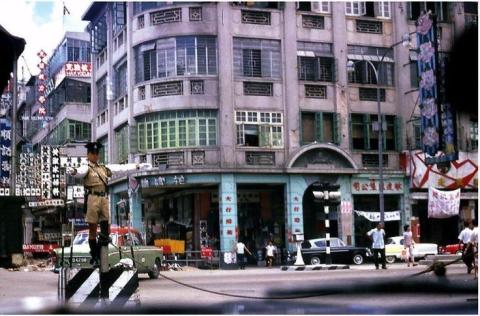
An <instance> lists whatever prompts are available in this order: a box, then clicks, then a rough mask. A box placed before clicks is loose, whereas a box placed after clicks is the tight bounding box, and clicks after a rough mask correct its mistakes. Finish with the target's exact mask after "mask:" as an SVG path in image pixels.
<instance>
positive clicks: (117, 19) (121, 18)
mask: <svg viewBox="0 0 480 316" xmlns="http://www.w3.org/2000/svg"><path fill="white" fill-rule="evenodd" d="M112 11H113V12H112V22H113V25H112V30H113V36H115V35H116V34H117V33H118V32H120V31H121V30H122V29H123V27H124V26H125V24H126V22H127V14H126V3H125V2H113V3H112Z"/></svg>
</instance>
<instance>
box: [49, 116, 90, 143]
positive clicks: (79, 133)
mask: <svg viewBox="0 0 480 316" xmlns="http://www.w3.org/2000/svg"><path fill="white" fill-rule="evenodd" d="M90 137H91V126H90V124H89V123H85V122H80V121H74V120H68V119H65V120H63V121H62V122H60V124H58V125H57V126H56V127H55V128H54V129H53V130H52V132H51V133H50V134H49V135H48V136H47V143H48V144H50V145H64V144H66V143H69V142H73V141H77V142H86V141H89V140H90Z"/></svg>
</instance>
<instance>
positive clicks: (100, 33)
mask: <svg viewBox="0 0 480 316" xmlns="http://www.w3.org/2000/svg"><path fill="white" fill-rule="evenodd" d="M90 42H91V43H92V53H94V54H96V53H99V52H100V51H102V50H103V49H104V48H105V47H106V46H107V19H106V16H105V15H103V16H102V17H101V18H99V19H98V21H97V22H96V23H95V24H93V25H92V26H91V27H90Z"/></svg>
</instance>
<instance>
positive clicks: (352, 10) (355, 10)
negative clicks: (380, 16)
mask: <svg viewBox="0 0 480 316" xmlns="http://www.w3.org/2000/svg"><path fill="white" fill-rule="evenodd" d="M345 14H346V15H351V16H361V15H365V2H364V1H347V2H345Z"/></svg>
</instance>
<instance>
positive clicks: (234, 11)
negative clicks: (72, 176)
mask: <svg viewBox="0 0 480 316" xmlns="http://www.w3.org/2000/svg"><path fill="white" fill-rule="evenodd" d="M425 8H427V9H430V10H432V11H433V12H435V13H436V14H437V16H438V17H439V18H438V20H439V30H440V32H439V38H440V47H441V51H442V52H447V51H448V49H449V45H450V44H451V42H452V40H453V38H454V35H455V34H456V33H459V32H461V30H462V28H463V24H464V23H465V19H466V15H463V3H460V2H458V3H453V2H450V3H447V2H438V3H430V2H412V3H407V2H392V3H389V2H375V3H373V2H358V1H347V2H325V1H317V2H299V3H295V2H286V3H280V2H233V3H229V2H223V3H214V2H202V3H192V2H182V3H172V2H148V3H147V2H145V3H142V2H135V3H123V2H115V3H100V2H95V3H93V4H92V5H91V6H90V7H89V8H88V9H87V11H86V13H85V15H84V17H83V19H84V20H86V21H90V24H89V26H88V31H89V32H90V34H91V42H92V53H93V57H92V63H93V75H92V117H93V121H92V123H93V124H92V132H93V139H94V140H98V141H101V142H102V143H104V144H105V151H104V154H103V156H104V159H105V160H106V161H108V162H110V163H121V162H125V161H127V160H128V161H141V162H143V161H146V162H150V163H152V164H153V167H154V168H153V170H150V171H145V172H141V173H136V174H135V176H136V178H137V180H138V181H139V183H140V189H139V190H138V192H137V193H136V194H133V197H132V201H133V202H132V207H131V209H132V210H133V225H134V226H136V227H138V228H140V229H142V230H143V231H145V232H147V236H149V238H150V237H151V236H153V238H159V237H166V236H168V237H171V238H180V239H184V240H185V241H186V243H187V248H189V249H197V250H198V249H199V248H200V245H201V242H203V241H204V239H203V237H204V236H203V231H204V229H203V228H202V229H201V228H200V225H204V224H205V223H206V225H207V228H206V231H207V233H208V236H209V238H210V239H213V241H212V240H210V241H209V242H212V243H213V244H214V245H215V246H217V247H219V248H220V250H221V251H222V252H225V253H226V254H225V256H224V257H222V260H223V261H225V262H227V263H228V262H229V260H230V258H229V255H228V252H230V251H231V250H232V248H233V247H234V244H235V241H236V240H237V239H242V240H244V241H245V242H247V243H248V244H249V245H250V247H251V248H253V249H260V247H262V246H263V244H264V242H265V241H266V240H267V239H270V238H273V239H274V241H275V243H276V244H277V246H279V248H282V249H289V250H292V249H294V243H293V242H292V234H295V233H304V234H305V238H307V239H308V238H315V237H321V236H324V235H325V233H326V229H325V226H324V223H325V221H324V219H325V218H324V217H325V215H324V213H323V210H321V209H320V208H319V206H318V205H316V204H314V202H313V196H312V189H311V184H312V183H313V182H316V181H322V182H325V181H327V182H330V183H336V184H339V185H340V190H341V192H342V203H341V206H339V207H338V208H337V209H333V210H332V211H331V212H330V214H329V219H330V233H331V234H332V235H333V236H339V237H341V238H342V239H344V240H345V241H346V242H347V243H348V244H357V245H366V244H367V243H368V240H367V239H366V236H365V233H366V231H367V230H368V229H370V228H371V227H372V226H373V223H372V222H369V221H368V220H367V219H365V218H364V217H361V216H357V215H356V213H355V212H354V211H368V212H372V211H373V212H375V211H376V212H378V209H379V208H378V205H379V190H378V183H379V178H378V163H379V161H378V154H377V149H378V134H377V133H376V132H374V131H373V129H372V125H373V124H372V123H373V122H374V121H376V116H377V115H376V113H377V103H376V88H377V82H376V79H375V76H374V74H373V70H372V68H371V66H369V65H370V64H369V63H368V62H371V64H373V65H374V66H376V67H378V66H379V61H380V56H382V55H383V54H386V58H385V59H384V63H383V64H382V67H381V70H380V73H379V77H380V79H379V80H380V82H379V84H380V86H381V107H382V113H383V114H384V118H385V120H384V121H385V122H386V125H387V130H386V133H385V134H384V142H383V144H384V150H385V151H384V156H383V162H384V174H385V191H384V192H385V211H387V212H390V211H399V212H400V220H396V221H388V222H387V223H386V231H387V234H388V235H389V236H395V235H398V234H400V233H401V226H402V225H403V224H405V223H406V222H410V218H411V217H412V206H411V204H412V201H411V199H410V197H409V191H410V190H409V188H410V186H409V179H408V177H407V176H406V174H405V168H404V165H405V163H404V161H405V159H404V158H405V154H404V153H403V151H404V150H406V149H415V148H417V147H415V146H416V145H417V143H416V142H414V140H418V138H419V137H420V136H419V134H418V133H419V130H418V129H417V128H415V125H414V124H412V123H411V122H412V118H413V117H415V116H418V115H419V109H418V104H416V101H417V96H418V92H417V91H416V90H418V81H417V74H416V68H415V67H416V65H414V63H415V58H416V53H415V51H414V48H415V44H414V43H415V40H414V39H413V45H414V47H413V48H412V49H411V50H409V49H408V48H405V47H403V46H401V45H398V46H395V48H392V49H390V47H391V46H393V44H394V43H396V42H398V41H400V40H401V38H402V35H403V34H405V33H412V32H414V31H415V20H416V19H417V17H418V16H419V14H420V12H421V10H423V9H425ZM348 60H351V61H354V62H355V71H354V72H353V73H352V74H348V73H347V67H346V65H347V61H348ZM459 126H461V125H459ZM414 144H415V145H414ZM134 184H135V183H134V182H133V181H131V182H130V185H131V186H132V185H133V186H134ZM128 187H129V182H128V181H127V177H125V176H119V177H117V178H115V179H114V180H113V181H112V187H111V190H110V192H111V206H112V221H113V222H118V223H120V224H121V223H122V221H123V217H122V213H121V212H120V213H119V212H116V211H117V210H118V208H117V205H118V204H119V201H120V200H122V199H126V198H127V197H128ZM416 212H417V213H421V212H423V213H422V214H425V215H421V216H426V209H422V210H417V211H416ZM119 214H120V215H119ZM417 216H420V215H419V214H417ZM216 241H219V245H218V244H216Z"/></svg>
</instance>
